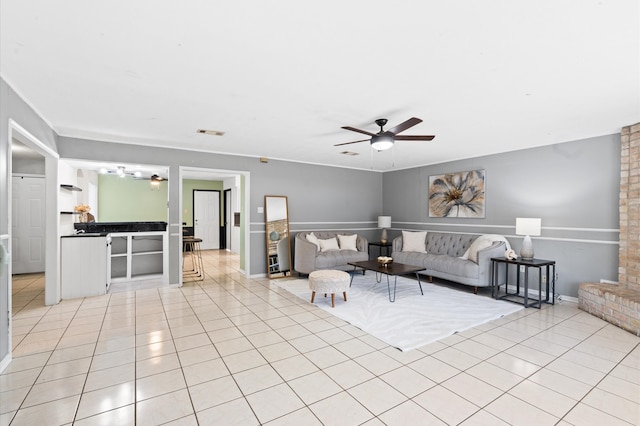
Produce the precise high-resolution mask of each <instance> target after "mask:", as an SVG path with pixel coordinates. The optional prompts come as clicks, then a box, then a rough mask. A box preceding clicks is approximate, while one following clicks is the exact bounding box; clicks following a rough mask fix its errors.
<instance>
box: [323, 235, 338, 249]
mask: <svg viewBox="0 0 640 426" xmlns="http://www.w3.org/2000/svg"><path fill="white" fill-rule="evenodd" d="M318 242H319V243H320V251H329V250H340V246H339V245H338V240H337V239H336V238H335V237H333V238H329V239H326V240H318Z"/></svg>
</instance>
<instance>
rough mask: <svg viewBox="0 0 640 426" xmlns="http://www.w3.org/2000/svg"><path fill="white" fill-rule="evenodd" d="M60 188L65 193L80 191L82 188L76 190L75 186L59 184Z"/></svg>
mask: <svg viewBox="0 0 640 426" xmlns="http://www.w3.org/2000/svg"><path fill="white" fill-rule="evenodd" d="M60 188H62V189H66V190H67V191H82V188H78V187H77V186H75V185H68V184H65V183H63V184H60Z"/></svg>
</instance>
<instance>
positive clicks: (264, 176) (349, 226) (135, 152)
mask: <svg viewBox="0 0 640 426" xmlns="http://www.w3.org/2000/svg"><path fill="white" fill-rule="evenodd" d="M58 145H59V153H60V156H61V158H62V159H64V158H73V159H83V160H99V161H107V162H126V163H131V162H137V163H141V164H157V165H162V166H168V167H169V224H172V223H174V224H175V223H181V220H180V210H179V204H178V203H179V200H178V191H179V182H178V170H179V168H180V167H181V166H188V167H195V168H207V169H215V170H225V171H237V172H239V173H240V172H242V173H248V174H249V177H250V184H249V191H250V198H249V203H250V206H249V207H248V208H247V211H248V212H249V221H250V229H249V231H248V233H247V235H246V239H247V241H249V242H250V250H251V251H250V263H249V265H248V268H247V269H248V270H247V272H248V273H249V274H251V275H261V274H265V273H266V268H267V262H266V242H265V225H264V214H263V213H258V207H263V204H264V196H265V195H286V196H287V197H288V200H289V218H290V219H289V220H290V228H291V232H292V234H295V233H296V232H297V231H300V230H308V229H344V230H345V232H359V233H362V234H363V235H365V236H367V235H371V233H372V232H374V229H375V228H376V226H377V216H378V215H379V214H382V174H381V173H378V172H372V171H361V170H352V169H345V168H337V167H326V166H316V165H310V164H303V163H294V162H287V161H278V160H269V162H268V163H261V162H260V160H259V158H253V157H240V156H232V155H221V154H212V153H204V152H194V151H184V150H177V149H167V148H157V147H153V146H142V145H127V144H114V143H110V142H100V141H90V140H84V139H83V140H79V139H75V138H68V137H60V138H59V142H58ZM170 232H175V230H170ZM375 232H377V229H376V230H375ZM367 238H370V237H367ZM169 241H170V246H171V248H170V251H169V258H170V265H171V267H170V274H171V275H170V277H169V279H170V282H171V283H177V282H178V279H179V275H178V274H179V273H180V271H181V268H180V259H181V251H180V245H179V242H178V241H177V238H175V241H174V240H172V239H170V240H169Z"/></svg>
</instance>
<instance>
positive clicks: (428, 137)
mask: <svg viewBox="0 0 640 426" xmlns="http://www.w3.org/2000/svg"><path fill="white" fill-rule="evenodd" d="M433 138H435V136H434V135H411V136H403V135H397V136H396V137H395V140H397V141H430V140H432V139H433Z"/></svg>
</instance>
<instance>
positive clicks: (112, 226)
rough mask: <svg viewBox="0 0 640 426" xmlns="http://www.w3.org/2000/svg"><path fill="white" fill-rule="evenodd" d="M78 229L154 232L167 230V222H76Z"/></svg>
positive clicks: (89, 231)
mask: <svg viewBox="0 0 640 426" xmlns="http://www.w3.org/2000/svg"><path fill="white" fill-rule="evenodd" d="M73 227H74V228H75V229H76V230H83V231H84V232H85V233H87V234H95V233H98V234H102V233H104V234H105V235H106V234H109V233H112V232H152V231H166V230H167V222H89V223H74V224H73Z"/></svg>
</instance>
